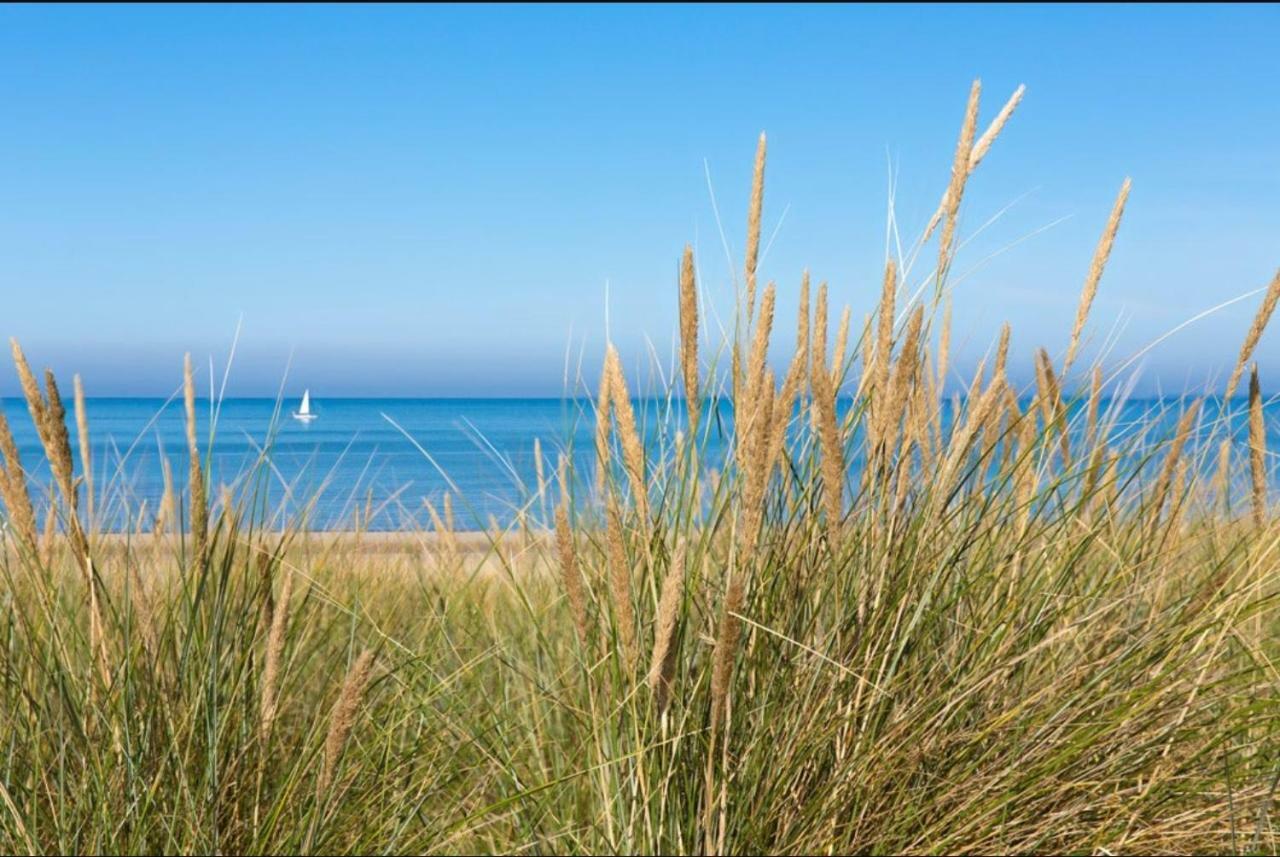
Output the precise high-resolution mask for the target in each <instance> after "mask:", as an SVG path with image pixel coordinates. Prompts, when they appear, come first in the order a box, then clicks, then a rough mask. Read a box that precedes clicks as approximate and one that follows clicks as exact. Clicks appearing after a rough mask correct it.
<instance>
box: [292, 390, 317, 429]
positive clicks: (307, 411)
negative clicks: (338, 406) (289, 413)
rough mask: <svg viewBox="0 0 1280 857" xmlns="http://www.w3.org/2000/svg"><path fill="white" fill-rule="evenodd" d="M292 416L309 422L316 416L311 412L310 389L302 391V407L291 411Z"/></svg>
mask: <svg viewBox="0 0 1280 857" xmlns="http://www.w3.org/2000/svg"><path fill="white" fill-rule="evenodd" d="M293 418H294V419H295V420H299V421H301V422H304V423H309V422H311V421H312V420H314V419H315V418H316V415H315V414H313V413H311V391H310V390H303V391H302V407H300V408H299V409H298V410H296V411H294V412H293Z"/></svg>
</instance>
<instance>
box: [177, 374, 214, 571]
mask: <svg viewBox="0 0 1280 857" xmlns="http://www.w3.org/2000/svg"><path fill="white" fill-rule="evenodd" d="M182 398H183V403H184V405H185V407H186V417H187V455H188V456H189V457H190V459H191V462H190V468H191V469H190V474H191V475H190V477H189V481H190V486H189V491H190V495H189V498H188V499H189V503H190V509H191V511H190V522H189V528H190V531H191V546H192V547H191V553H192V570H193V571H194V572H195V573H196V574H197V576H198V575H200V574H203V573H204V570H205V563H206V562H207V560H208V537H209V534H208V530H209V504H208V500H207V499H206V496H205V485H204V466H203V464H202V463H201V461H200V443H199V440H198V437H197V424H196V381H195V374H194V373H193V372H192V369H191V355H190V354H187V355H185V356H184V357H183V360H182Z"/></svg>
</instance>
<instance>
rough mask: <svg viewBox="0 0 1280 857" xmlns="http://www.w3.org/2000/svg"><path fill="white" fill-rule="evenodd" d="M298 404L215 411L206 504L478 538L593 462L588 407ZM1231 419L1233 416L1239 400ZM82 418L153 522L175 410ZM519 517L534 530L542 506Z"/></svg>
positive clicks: (118, 402) (644, 413) (177, 439)
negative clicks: (439, 522) (445, 513)
mask: <svg viewBox="0 0 1280 857" xmlns="http://www.w3.org/2000/svg"><path fill="white" fill-rule="evenodd" d="M0 405H2V406H3V408H4V411H5V413H6V415H7V416H8V418H9V420H10V423H11V425H12V427H13V432H14V436H15V438H16V440H17V442H18V445H19V449H20V453H21V455H22V458H23V464H24V466H25V467H26V468H27V469H28V471H29V472H30V475H31V478H32V480H33V482H34V483H36V485H37V494H38V493H39V490H40V488H39V486H42V485H43V486H46V488H45V489H44V490H47V484H48V483H47V480H48V468H47V465H46V464H45V463H44V456H43V454H42V453H41V451H40V445H39V441H38V439H37V437H36V434H35V431H34V428H33V426H32V424H31V420H30V417H29V416H28V413H27V408H26V405H25V403H24V402H23V401H22V400H20V399H3V400H0ZM296 406H297V403H296V401H287V402H285V403H284V405H283V406H282V407H281V409H280V412H277V404H276V402H275V401H274V400H271V399H228V400H225V401H223V402H222V404H221V406H216V405H215V406H214V407H216V408H217V419H216V424H215V433H214V437H213V442H212V450H213V453H212V457H211V461H210V464H211V472H212V481H211V484H212V489H211V494H212V495H213V496H214V497H215V498H216V497H217V496H218V495H219V493H220V487H221V486H222V485H226V486H229V487H230V488H231V489H232V490H234V491H235V492H236V493H237V495H239V496H241V497H244V496H256V497H257V498H258V499H259V502H260V503H262V507H261V508H262V509H263V510H264V513H265V514H267V515H269V516H272V519H273V520H274V521H275V522H276V523H281V522H284V521H289V522H295V523H296V522H298V521H300V520H301V519H303V518H305V520H306V523H307V525H308V526H310V527H312V528H317V529H348V528H351V527H352V526H353V525H354V520H355V515H356V514H357V510H359V513H360V514H364V513H365V512H366V510H372V512H373V515H372V517H371V518H370V519H369V520H368V522H367V526H370V527H371V528H373V529H384V530H385V529H398V528H403V527H407V526H429V521H430V519H429V516H428V514H427V512H426V507H425V504H424V500H429V501H431V502H432V503H435V504H436V505H437V507H438V505H439V502H440V501H441V500H442V499H443V495H444V493H445V492H446V491H452V492H455V493H456V494H457V495H459V496H461V497H462V498H464V499H465V502H461V501H458V500H455V510H456V515H457V518H458V520H457V523H456V525H457V526H458V527H459V528H476V527H484V526H485V525H486V524H487V522H488V520H489V516H490V515H493V516H495V517H496V518H498V519H499V520H500V521H504V522H505V521H508V520H510V519H511V517H512V516H513V514H514V511H515V510H516V509H517V508H518V507H520V506H521V505H522V504H524V503H526V502H527V501H528V498H529V497H530V496H531V494H532V493H533V491H534V488H535V486H536V485H537V475H536V472H537V470H536V465H535V459H534V442H535V440H536V441H538V442H539V443H540V445H541V448H542V451H543V456H544V459H545V461H546V473H547V475H548V476H551V475H552V474H553V473H554V470H555V466H556V460H557V458H558V456H559V455H560V454H561V453H562V452H564V451H565V450H570V449H571V450H572V451H573V452H572V454H573V455H574V456H575V457H576V459H577V461H576V463H577V465H578V467H579V472H580V473H584V474H585V473H589V472H590V467H591V465H592V459H593V457H594V456H593V454H592V452H591V450H592V446H593V441H592V430H593V423H592V419H591V418H590V416H589V415H590V413H591V405H590V403H587V402H579V401H574V400H560V399H328V400H325V399H317V400H314V401H313V411H314V412H315V413H316V414H317V415H318V418H317V419H316V420H315V421H313V422H311V423H302V422H299V421H297V420H294V419H292V418H291V416H290V413H291V411H292V409H293V408H295V407H296ZM1166 406H1167V407H1166ZM667 407H668V405H667V403H665V402H659V401H644V402H638V403H637V408H638V410H639V413H640V416H641V419H642V421H643V422H644V423H645V425H646V427H647V429H646V434H647V436H648V438H649V442H650V443H651V444H656V443H659V442H661V439H660V436H661V435H663V434H664V433H665V435H666V436H667V438H668V439H669V437H670V432H672V431H674V428H675V426H677V425H678V424H680V423H681V422H682V421H683V419H682V414H680V413H679V412H678V411H679V408H680V404H679V403H678V402H677V403H675V404H674V405H673V406H672V407H674V408H676V409H677V412H676V413H675V414H674V417H672V415H671V414H669V413H667V411H666V408H667ZM1177 407H1178V403H1177V402H1173V401H1170V402H1159V401H1153V400H1149V399H1145V400H1133V401H1130V402H1127V403H1126V404H1125V405H1124V407H1123V408H1122V409H1121V410H1120V412H1119V419H1117V421H1116V424H1115V426H1114V427H1113V428H1112V434H1113V435H1121V436H1122V435H1123V434H1124V433H1125V432H1126V431H1129V430H1131V429H1132V427H1133V426H1136V425H1139V424H1142V423H1143V422H1144V415H1149V414H1150V413H1152V412H1153V411H1161V410H1165V411H1170V414H1169V415H1167V416H1166V417H1164V418H1162V419H1161V420H1160V422H1162V423H1167V424H1168V425H1169V426H1172V421H1173V420H1174V419H1176V414H1172V411H1173V410H1174V409H1176V408H1177ZM1233 408H1234V410H1235V411H1237V412H1238V411H1241V410H1242V409H1243V408H1242V405H1241V404H1240V403H1236V404H1235V405H1233ZM87 410H88V414H89V425H90V435H91V439H92V461H93V465H92V466H93V471H94V482H95V485H96V486H97V493H98V497H99V500H98V510H97V515H96V516H97V518H98V520H99V523H100V526H104V527H106V528H109V529H119V528H121V527H122V526H123V525H124V522H125V521H126V520H130V519H132V520H134V521H136V520H137V518H138V517H139V516H140V515H141V516H142V517H144V518H146V517H147V516H148V515H151V514H153V513H154V510H155V509H156V507H157V504H158V503H159V502H160V499H161V497H162V496H163V493H164V466H163V462H164V461H165V460H167V461H168V466H169V469H170V471H171V473H172V479H173V484H174V487H175V490H177V491H181V490H183V489H184V488H185V484H186V472H187V467H188V464H187V456H186V434H185V423H184V418H183V407H182V402H181V401H172V402H168V403H166V402H165V401H164V400H162V399H90V400H89V401H88V403H87ZM198 410H199V415H200V419H201V425H202V433H201V447H202V449H205V448H206V446H207V443H208V440H209V437H208V425H209V423H210V422H211V421H210V419H209V417H210V415H211V407H210V403H209V402H208V401H201V402H199V403H198ZM726 416H727V415H726ZM1217 416H1218V408H1217V406H1216V405H1214V404H1212V403H1210V404H1208V405H1206V407H1205V413H1204V419H1203V422H1204V423H1205V424H1208V425H1212V424H1214V423H1219V422H1221V421H1220V420H1217ZM69 420H70V417H69ZM725 422H726V423H727V422H728V420H727V419H726V420H725ZM1077 422H1078V421H1077ZM1231 422H1232V423H1233V424H1235V425H1236V426H1237V429H1239V427H1240V426H1242V425H1243V420H1242V419H1238V418H1233V419H1232V420H1231ZM1267 425H1268V434H1269V435H1270V438H1269V444H1268V446H1269V448H1270V449H1272V450H1275V449H1280V437H1277V427H1278V426H1280V403H1276V404H1273V405H1271V406H1269V407H1268V409H1267ZM1236 434H1237V436H1240V434H1241V432H1240V431H1237V432H1236ZM1218 436H1219V437H1220V436H1222V435H1220V434H1219V435H1218ZM717 448H720V449H722V447H721V445H720V441H718V440H716V439H715V438H714V437H713V439H712V441H711V449H710V450H708V455H707V456H706V457H705V458H704V460H707V461H711V460H714V457H715V455H716V454H717ZM1205 457H1206V459H1207V458H1208V456H1207V455H1206V456H1205ZM851 465H852V466H854V467H856V466H857V463H856V462H852V463H851ZM78 466H79V462H78V461H77V467H78ZM37 502H38V503H39V497H38V496H37ZM143 504H145V507H144V505H143ZM530 508H531V511H532V512H533V514H534V517H535V519H536V518H537V517H538V513H539V512H540V511H541V507H540V506H539V505H538V504H534V505H532V506H531V507H530Z"/></svg>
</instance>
